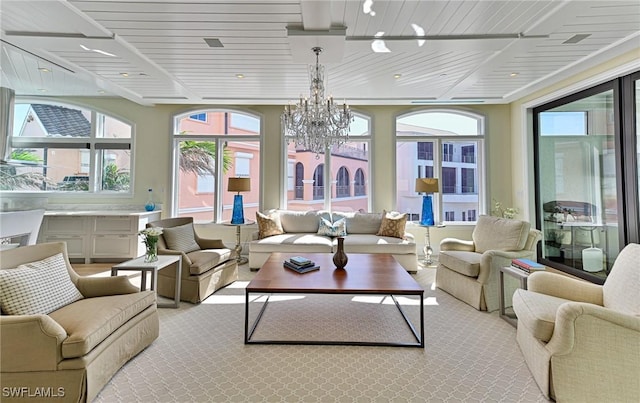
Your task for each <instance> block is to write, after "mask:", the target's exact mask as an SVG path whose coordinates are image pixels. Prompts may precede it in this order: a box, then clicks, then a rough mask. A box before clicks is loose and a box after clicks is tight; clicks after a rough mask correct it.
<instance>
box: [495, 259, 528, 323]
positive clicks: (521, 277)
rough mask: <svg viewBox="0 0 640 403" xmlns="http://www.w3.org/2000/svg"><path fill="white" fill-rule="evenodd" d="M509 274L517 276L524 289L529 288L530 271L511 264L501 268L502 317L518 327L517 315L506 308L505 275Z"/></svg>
mask: <svg viewBox="0 0 640 403" xmlns="http://www.w3.org/2000/svg"><path fill="white" fill-rule="evenodd" d="M505 273H506V274H508V275H510V276H512V277H515V278H517V279H518V280H520V288H522V289H523V290H526V289H527V279H528V278H529V273H527V272H525V271H524V270H520V269H518V268H515V267H511V266H507V267H501V268H500V273H499V276H500V301H498V302H499V307H500V317H501V318H502V319H504V320H506V321H507V322H509V323H510V324H511V325H512V326H513V327H518V318H516V316H515V315H513V314H510V315H508V314H507V313H506V309H505V301H504V296H505V295H504V275H505Z"/></svg>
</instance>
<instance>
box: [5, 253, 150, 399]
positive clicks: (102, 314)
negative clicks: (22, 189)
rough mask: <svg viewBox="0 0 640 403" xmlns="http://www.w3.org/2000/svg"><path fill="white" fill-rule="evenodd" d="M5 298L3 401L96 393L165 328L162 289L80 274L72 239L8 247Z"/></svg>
mask: <svg viewBox="0 0 640 403" xmlns="http://www.w3.org/2000/svg"><path fill="white" fill-rule="evenodd" d="M69 296H71V298H69ZM0 306H1V307H2V315H0V390H2V392H3V394H2V398H0V400H2V401H3V402H5V401H6V402H12V401H27V400H28V401H34V402H47V401H48V402H51V401H53V400H59V401H61V402H62V401H64V402H86V401H91V400H93V398H94V397H95V396H96V395H97V394H98V393H99V392H100V390H101V389H102V387H103V386H104V385H105V384H106V383H107V382H109V380H110V379H111V377H112V376H113V375H114V374H115V373H116V372H117V371H118V370H119V369H120V367H122V366H123V365H124V364H125V363H126V362H127V361H129V360H130V359H131V358H133V357H134V356H135V355H136V354H138V353H139V352H141V351H142V350H144V349H145V348H146V347H147V346H149V345H150V344H151V343H152V342H153V341H154V340H155V339H156V338H157V337H158V334H159V329H160V327H159V320H158V312H157V307H156V295H155V292H153V291H142V292H139V291H138V288H137V287H134V286H133V285H132V284H131V283H130V282H129V280H128V278H127V277H124V276H119V277H83V276H79V275H78V274H76V272H75V271H74V270H73V268H72V267H71V265H70V264H69V258H68V255H67V247H66V244H65V243H64V242H52V243H42V244H36V245H29V246H23V247H18V248H14V249H10V250H5V251H2V252H0ZM38 391H40V392H42V395H41V396H40V397H37V393H38ZM56 397H57V398H56ZM61 397H63V398H61Z"/></svg>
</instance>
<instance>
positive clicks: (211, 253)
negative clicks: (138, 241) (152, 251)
mask: <svg viewBox="0 0 640 403" xmlns="http://www.w3.org/2000/svg"><path fill="white" fill-rule="evenodd" d="M147 227H161V228H163V233H162V235H160V237H159V239H158V254H159V255H181V256H182V280H181V288H182V290H181V294H180V300H181V301H187V302H191V303H194V304H197V303H199V302H201V301H202V300H204V299H205V298H207V297H208V296H210V295H211V294H213V293H214V292H216V291H217V290H218V289H220V288H222V287H224V286H226V285H228V284H231V283H233V282H234V281H236V280H237V279H238V263H237V260H236V254H235V251H234V250H232V249H229V248H227V247H226V246H225V244H224V243H223V242H222V240H220V239H207V238H201V237H200V236H198V233H197V232H196V231H195V229H194V227H193V217H177V218H167V219H164V220H158V221H153V222H150V223H147ZM175 278H176V268H175V267H168V268H166V269H163V270H160V271H159V272H158V284H157V287H156V288H157V291H158V294H159V295H162V296H164V297H168V298H174V288H175Z"/></svg>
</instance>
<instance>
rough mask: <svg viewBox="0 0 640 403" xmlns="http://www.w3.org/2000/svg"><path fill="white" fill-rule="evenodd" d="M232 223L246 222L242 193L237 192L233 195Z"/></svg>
mask: <svg viewBox="0 0 640 403" xmlns="http://www.w3.org/2000/svg"><path fill="white" fill-rule="evenodd" d="M231 224H244V209H243V207H242V195H241V194H237V195H235V196H234V197H233V215H232V216H231Z"/></svg>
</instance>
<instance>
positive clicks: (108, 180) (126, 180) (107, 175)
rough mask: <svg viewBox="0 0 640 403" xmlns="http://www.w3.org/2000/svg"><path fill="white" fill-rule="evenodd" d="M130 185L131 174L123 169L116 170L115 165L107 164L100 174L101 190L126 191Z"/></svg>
mask: <svg viewBox="0 0 640 403" xmlns="http://www.w3.org/2000/svg"><path fill="white" fill-rule="evenodd" d="M130 184H131V174H130V173H129V171H127V170H124V169H118V166H117V165H116V164H113V163H111V164H107V165H106V166H105V167H104V170H103V173H102V189H103V190H115V191H121V190H128V189H129V186H130Z"/></svg>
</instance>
